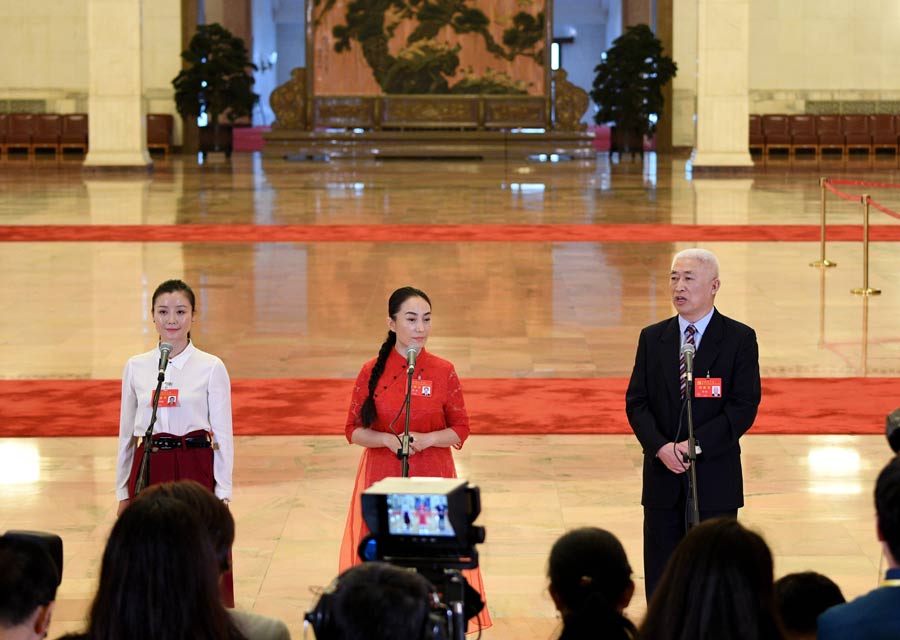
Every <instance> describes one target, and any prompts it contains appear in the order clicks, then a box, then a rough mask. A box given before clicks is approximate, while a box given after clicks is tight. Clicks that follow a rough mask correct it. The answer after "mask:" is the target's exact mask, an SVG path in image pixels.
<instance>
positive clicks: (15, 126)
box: [0, 113, 175, 158]
mask: <svg viewBox="0 0 900 640" xmlns="http://www.w3.org/2000/svg"><path fill="white" fill-rule="evenodd" d="M174 126H175V119H174V118H173V117H172V116H171V115H169V114H167V113H148V114H147V148H148V149H150V150H154V149H158V150H161V151H162V152H163V153H164V154H165V155H168V154H169V151H170V149H171V148H172V132H173V130H174ZM16 149H17V150H20V151H24V152H25V153H26V154H27V155H28V157H29V158H33V157H34V155H35V152H36V151H37V150H38V149H51V150H52V151H53V152H54V154H55V155H56V157H57V158H60V157H62V154H63V153H64V152H65V150H66V149H74V150H77V151H80V152H81V153H82V154H86V153H87V149H88V116H87V114H86V113H66V114H58V113H0V156H3V157H7V158H8V157H9V152H10V150H16Z"/></svg>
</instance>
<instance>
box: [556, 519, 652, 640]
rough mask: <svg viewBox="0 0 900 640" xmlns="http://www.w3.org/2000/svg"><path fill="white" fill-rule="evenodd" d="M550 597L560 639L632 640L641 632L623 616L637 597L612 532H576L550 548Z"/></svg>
mask: <svg viewBox="0 0 900 640" xmlns="http://www.w3.org/2000/svg"><path fill="white" fill-rule="evenodd" d="M547 577H548V578H549V579H550V596H551V597H552V598H553V603H554V604H555V605H556V608H557V609H558V610H559V613H560V615H562V620H563V628H562V632H561V633H560V636H559V638H560V640H587V639H589V638H590V639H591V640H596V639H597V638H604V639H606V640H630V639H632V638H635V637H636V636H637V629H636V628H635V626H634V625H633V624H632V623H631V621H630V620H628V618H626V617H625V616H624V614H623V613H622V612H623V611H624V610H625V607H627V606H628V603H629V602H631V597H632V595H634V581H633V580H632V579H631V565H629V564H628V558H627V556H626V555H625V549H624V548H623V547H622V543H621V542H619V540H618V538H616V537H615V536H614V535H613V534H611V533H610V532H609V531H605V530H603V529H598V528H596V527H584V528H582V529H574V530H572V531H569V532H568V533H566V534H564V535H563V536H562V537H560V538H559V539H558V540H557V541H556V542H555V543H554V545H553V548H552V549H551V550H550V560H549V562H548V567H547Z"/></svg>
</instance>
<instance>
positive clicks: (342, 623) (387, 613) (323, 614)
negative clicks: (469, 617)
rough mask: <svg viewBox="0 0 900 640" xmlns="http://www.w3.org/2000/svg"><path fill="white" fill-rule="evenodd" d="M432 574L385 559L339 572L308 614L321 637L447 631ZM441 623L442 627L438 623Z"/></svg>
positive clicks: (422, 636)
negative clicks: (397, 565) (432, 583)
mask: <svg viewBox="0 0 900 640" xmlns="http://www.w3.org/2000/svg"><path fill="white" fill-rule="evenodd" d="M438 604H439V603H438V601H437V595H436V594H435V592H434V589H433V587H432V585H431V583H430V582H428V580H426V579H425V578H424V577H422V576H421V575H419V574H418V573H416V572H415V571H412V570H408V569H401V568H399V567H395V566H393V565H389V564H387V563H384V562H365V563H363V564H360V565H356V566H355V567H351V568H350V569H347V570H346V571H344V573H342V574H341V575H340V576H338V577H337V578H336V579H335V580H334V582H332V583H331V585H330V586H329V587H328V588H327V589H326V590H325V592H324V593H323V594H322V595H321V596H320V597H319V601H318V602H317V603H316V606H315V607H314V608H313V609H312V610H311V611H309V612H307V614H306V622H307V623H308V624H309V625H311V626H312V628H313V631H315V637H316V640H430V639H438V638H444V637H447V631H446V616H443V615H442V614H441V613H438V612H437V609H438ZM435 627H439V628H435Z"/></svg>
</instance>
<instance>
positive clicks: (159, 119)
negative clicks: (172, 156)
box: [147, 113, 175, 157]
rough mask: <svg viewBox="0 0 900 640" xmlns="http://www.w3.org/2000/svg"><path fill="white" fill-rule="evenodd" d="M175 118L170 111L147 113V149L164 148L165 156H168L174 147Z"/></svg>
mask: <svg viewBox="0 0 900 640" xmlns="http://www.w3.org/2000/svg"><path fill="white" fill-rule="evenodd" d="M174 127H175V119H174V118H173V117H172V116H171V115H170V114H168V113H148V114H147V149H148V150H150V151H152V150H154V149H162V152H163V155H164V157H168V155H169V150H170V149H171V148H172V130H173V129H174Z"/></svg>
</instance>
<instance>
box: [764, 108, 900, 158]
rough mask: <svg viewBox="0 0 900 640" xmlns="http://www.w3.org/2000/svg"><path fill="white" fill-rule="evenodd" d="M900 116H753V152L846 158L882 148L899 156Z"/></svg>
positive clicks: (872, 152)
mask: <svg viewBox="0 0 900 640" xmlns="http://www.w3.org/2000/svg"><path fill="white" fill-rule="evenodd" d="M898 137H900V116H897V115H891V114H877V115H808V114H799V115H791V116H789V115H782V114H767V115H762V116H760V115H751V116H750V151H751V152H753V151H761V152H762V154H763V156H766V157H767V156H768V155H769V152H770V151H772V150H774V149H780V150H785V151H787V152H788V154H789V155H791V156H793V155H794V154H795V153H796V152H797V151H798V150H809V151H813V152H814V153H815V154H816V157H817V158H818V157H819V156H820V155H821V153H822V151H825V150H830V151H838V152H840V154H841V157H842V158H843V157H844V155H845V154H849V152H850V151H851V150H854V149H859V150H865V151H866V153H868V154H874V153H875V152H876V151H878V150H879V149H890V150H891V151H892V152H893V153H894V154H897V153H898Z"/></svg>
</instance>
